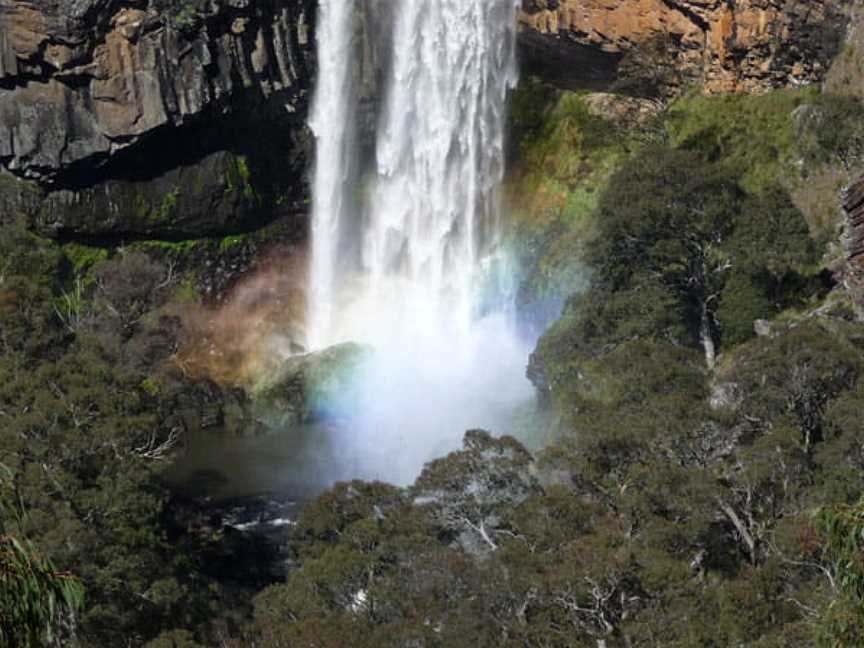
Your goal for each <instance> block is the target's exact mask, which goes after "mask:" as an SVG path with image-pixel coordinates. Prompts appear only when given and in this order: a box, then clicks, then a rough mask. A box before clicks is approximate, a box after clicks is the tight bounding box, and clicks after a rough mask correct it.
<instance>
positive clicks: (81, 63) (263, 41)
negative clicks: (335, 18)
mask: <svg viewBox="0 0 864 648" xmlns="http://www.w3.org/2000/svg"><path fill="white" fill-rule="evenodd" d="M140 4H141V3H134V2H129V1H118V0H108V1H106V0H74V1H69V0H41V1H39V0H33V1H29V2H24V1H20V0H0V84H2V85H0V87H2V90H0V162H2V163H3V164H4V165H6V166H7V167H8V168H9V169H10V170H12V171H14V172H16V174H19V175H21V176H24V177H31V178H38V179H40V180H43V181H47V182H51V181H53V180H54V179H55V177H56V176H58V175H60V174H62V173H63V172H66V171H69V170H71V169H74V168H76V167H80V166H92V165H94V164H98V163H99V162H100V161H102V160H104V159H105V158H106V157H108V156H110V155H111V154H113V153H115V152H116V151H118V150H120V149H123V148H126V147H129V146H132V145H134V144H136V143H137V142H138V141H140V140H141V139H142V138H144V137H146V136H147V135H149V134H151V133H153V132H154V131H156V130H157V129H160V128H163V127H167V126H177V125H180V124H183V123H185V122H189V121H192V120H193V119H194V118H196V117H198V116H200V115H202V114H203V113H204V112H205V111H208V110H214V109H217V110H218V109H221V108H224V107H225V106H226V105H227V103H228V102H229V101H230V100H231V99H232V98H233V97H235V96H236V95H238V94H240V93H241V92H246V93H258V94H260V95H261V96H262V97H265V98H267V97H270V96H271V95H274V94H281V95H282V96H281V97H280V100H281V101H283V102H285V103H287V104H288V105H291V106H293V105H295V104H296V102H297V100H298V98H299V97H300V96H301V95H302V93H303V92H304V91H305V90H306V89H307V88H308V86H309V84H308V80H307V77H308V73H307V68H306V54H307V51H308V50H309V48H310V43H309V38H308V20H309V6H308V5H310V4H311V3H310V2H305V1H304V0H282V1H280V0H272V1H270V2H256V3H250V2H248V1H246V0H230V1H228V2H221V3H213V5H210V3H206V7H204V6H203V5H202V8H201V9H198V8H197V7H196V4H195V3H193V2H191V1H187V2H185V3H180V5H179V8H178V5H177V3H174V5H175V8H173V9H159V8H157V7H152V8H150V9H147V10H143V9H139V8H135V6H134V5H140Z"/></svg>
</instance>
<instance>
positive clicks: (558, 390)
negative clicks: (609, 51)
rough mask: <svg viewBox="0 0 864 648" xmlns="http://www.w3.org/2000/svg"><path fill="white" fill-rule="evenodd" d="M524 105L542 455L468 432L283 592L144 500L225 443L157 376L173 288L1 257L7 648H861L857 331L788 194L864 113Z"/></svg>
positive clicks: (722, 102) (44, 259) (118, 265)
mask: <svg viewBox="0 0 864 648" xmlns="http://www.w3.org/2000/svg"><path fill="white" fill-rule="evenodd" d="M533 92H534V99H535V100H536V102H535V103H532V102H526V103H525V105H523V106H521V108H520V110H522V111H523V113H522V115H521V117H522V119H523V121H524V122H526V123H530V122H531V121H532V120H533V122H535V125H534V126H532V127H530V128H529V127H525V128H523V130H522V131H518V133H519V135H520V144H521V145H520V146H519V147H517V149H518V150H516V151H515V152H514V153H513V155H514V156H515V158H516V159H515V161H514V163H515V164H516V167H515V168H516V169H517V171H516V173H515V174H514V177H515V179H513V180H512V181H511V182H512V183H511V185H510V186H509V188H508V191H509V192H510V195H509V202H510V203H511V206H512V207H513V208H514V209H516V210H519V211H520V214H521V216H520V218H519V222H518V223H517V231H516V234H515V235H516V236H517V238H518V239H519V240H520V241H522V242H523V243H524V247H523V248H522V253H523V256H522V261H523V265H524V270H525V275H526V282H525V284H524V290H525V292H524V294H523V297H524V299H523V300H522V303H523V304H524V305H528V304H535V305H536V304H537V303H538V299H539V298H545V297H550V301H549V302H548V304H550V306H549V308H550V311H549V312H550V313H551V312H552V310H554V308H553V306H551V304H553V302H555V303H556V304H557V302H556V299H553V297H554V298H558V299H559V301H560V299H564V298H566V300H565V303H564V306H563V309H562V311H561V312H560V318H558V319H557V321H556V322H555V323H554V324H553V325H552V326H551V327H550V328H549V330H548V331H547V332H546V333H545V334H544V335H543V337H542V338H541V340H540V342H539V344H538V346H537V349H536V351H535V353H534V355H533V356H532V359H531V362H530V366H529V368H528V370H529V375H530V377H531V379H532V381H533V382H534V384H535V385H536V387H537V389H538V393H539V395H540V400H541V403H542V405H543V407H545V408H546V410H547V412H548V413H550V414H551V418H552V419H553V420H554V425H553V429H552V430H551V434H550V438H551V441H550V443H549V444H548V445H547V446H546V447H545V448H544V449H542V450H541V451H538V452H535V453H532V452H529V451H528V450H527V449H526V448H525V447H524V446H523V445H522V444H521V443H520V442H519V441H518V440H516V439H513V438H510V437H503V438H497V437H495V436H494V434H492V433H490V432H487V431H483V430H472V431H469V432H467V433H466V435H465V438H464V443H463V447H462V448H461V449H460V450H457V451H455V452H452V453H450V454H449V455H447V456H445V457H441V458H439V459H436V460H434V461H432V462H430V463H429V464H427V465H426V467H425V468H424V470H423V472H422V473H421V474H420V475H419V477H418V478H417V480H416V482H415V483H414V484H413V485H412V486H410V487H408V488H397V487H395V486H392V485H388V484H384V483H377V482H372V483H368V482H359V481H358V482H351V483H340V484H337V485H335V486H334V487H333V488H331V489H330V490H328V491H326V492H324V493H322V494H321V495H320V496H319V497H317V498H316V499H314V500H313V501H311V502H309V503H308V504H307V505H306V506H305V507H304V509H303V510H302V512H301V513H300V515H299V517H298V518H297V520H296V521H295V524H294V525H293V526H292V527H291V528H290V532H289V533H288V537H287V545H288V550H289V552H290V560H289V562H288V568H287V569H286V571H285V577H284V578H282V579H274V578H273V577H272V575H268V574H265V573H264V571H265V570H263V569H260V567H261V565H259V564H258V563H257V562H256V561H259V560H270V559H271V558H272V557H271V556H269V555H265V554H264V553H260V552H259V553H255V551H256V549H255V548H253V547H250V544H249V542H250V541H249V540H248V539H247V538H245V537H244V536H242V534H239V533H236V532H232V531H231V530H229V529H227V528H226V527H225V526H220V524H219V523H218V522H214V523H213V524H198V523H196V522H194V521H193V520H190V519H188V518H184V517H183V516H182V509H183V505H182V503H180V502H179V501H178V498H177V495H176V494H175V493H173V492H172V491H171V489H170V488H169V487H168V486H167V485H166V483H165V481H164V479H163V470H164V467H165V466H167V465H170V463H171V462H172V461H174V460H176V458H177V457H178V456H180V453H179V450H180V448H181V446H182V443H183V439H184V438H185V436H186V435H187V434H189V433H190V431H197V430H199V429H201V428H202V427H205V426H206V421H207V420H209V419H212V418H218V417H219V416H220V414H219V412H218V411H215V413H214V408H215V410H218V401H219V399H220V392H219V387H218V386H216V385H212V384H209V383H207V382H206V381H190V380H189V379H188V378H187V377H186V376H184V375H183V372H182V371H181V369H180V368H178V366H177V364H176V363H175V362H173V361H172V358H174V357H175V354H176V353H177V350H178V348H179V345H180V343H181V341H182V338H183V335H184V331H183V329H182V320H181V317H180V312H181V311H182V308H183V307H184V305H186V304H188V302H189V301H190V300H195V299H197V296H196V295H195V294H194V290H191V289H190V285H191V284H190V283H189V281H188V277H184V276H182V273H179V274H178V273H177V272H176V268H175V266H173V265H172V264H171V263H170V262H169V261H166V260H165V259H164V258H160V257H159V255H157V254H150V253H145V252H144V251H141V250H134V249H125V248H121V249H110V250H108V249H90V248H86V247H85V246H78V245H74V244H73V245H70V244H67V245H66V246H60V245H58V244H57V243H55V242H51V241H47V240H44V239H40V238H38V237H36V236H34V235H33V234H32V233H30V232H29V230H28V228H27V227H26V224H24V223H17V224H14V225H10V226H8V227H6V228H5V229H4V236H3V237H2V238H0V258H2V259H3V261H2V262H0V430H2V433H0V463H2V464H3V465H5V466H7V467H8V469H9V470H10V473H9V475H10V477H9V479H8V480H6V482H5V483H4V489H5V490H4V491H3V494H4V495H7V494H8V495H9V496H11V497H12V498H13V499H12V500H10V501H12V502H13V507H12V508H8V507H7V508H6V509H4V510H3V513H2V518H0V539H2V542H0V570H2V572H0V574H2V579H3V580H0V602H3V601H5V600H8V599H9V597H12V598H14V600H16V601H20V597H19V596H18V595H17V594H16V592H17V590H15V587H18V585H17V583H24V586H25V587H26V588H27V591H28V592H30V593H31V594H33V595H34V596H35V597H36V598H31V599H26V600H27V601H30V602H28V603H25V604H24V605H23V606H21V607H19V608H17V610H18V611H17V612H15V613H16V614H20V615H22V616H21V617H20V618H19V617H14V618H13V617H10V616H9V614H8V612H7V609H11V608H7V606H6V605H3V607H2V608H0V632H5V633H6V635H0V636H3V640H4V641H5V642H6V644H8V645H10V646H30V645H40V643H41V644H49V645H50V641H49V639H48V635H47V632H48V629H49V628H51V629H52V632H53V633H54V634H53V640H54V641H55V643H57V642H58V641H60V642H61V644H62V645H70V646H77V647H81V648H89V647H91V646H92V647H94V648H95V647H97V646H99V647H101V646H121V645H122V646H148V648H200V647H203V646H219V647H220V648H234V647H236V648H240V647H244V648H249V647H253V648H281V647H283V646H284V647H289V646H291V647H294V646H298V645H303V646H306V645H308V646H320V647H327V646H332V647H334V648H335V647H341V646H346V645H351V646H357V647H362V646H370V647H371V646H429V647H432V646H442V647H444V646H446V647H448V648H449V647H459V646H466V647H467V646H472V647H473V646H520V647H521V646H544V647H552V646H582V645H584V646H609V647H611V646H628V647H630V646H656V645H664V646H717V647H721V646H724V647H725V646H732V645H752V646H763V647H768V646H773V647H780V646H788V647H790V648H791V647H792V646H795V647H798V646H816V645H826V646H854V645H861V644H862V642H864V607H862V605H864V603H862V601H864V570H862V566H861V555H862V554H861V552H862V546H861V538H862V530H864V513H862V503H861V497H862V493H864V423H862V419H861V416H860V412H861V411H862V409H864V381H862V377H864V325H862V324H861V323H860V321H859V320H858V317H857V316H856V311H855V305H854V304H853V303H851V300H850V299H849V298H848V296H847V295H845V293H844V292H843V287H842V285H838V284H837V282H836V280H835V278H834V277H833V276H832V273H831V272H829V271H827V270H826V268H824V267H823V260H824V251H825V242H826V239H825V236H824V231H823V230H818V231H817V230H816V229H814V227H813V222H812V220H811V219H810V218H809V217H808V214H807V213H805V212H804V211H802V209H801V208H800V207H799V206H798V205H797V203H796V201H795V200H794V196H793V193H794V192H793V191H792V189H793V188H792V187H790V183H789V179H788V178H787V177H785V176H786V175H788V173H791V172H789V169H790V168H794V167H795V164H797V162H796V161H798V160H802V159H804V160H809V162H808V163H809V164H817V165H830V164H841V165H848V164H853V163H854V159H855V155H856V153H855V148H854V146H853V144H849V142H850V141H852V140H854V138H855V137H857V135H855V133H856V132H857V131H856V130H855V127H854V125H853V124H851V123H850V121H851V120H854V119H857V115H858V114H859V112H858V111H859V109H860V106H859V105H858V104H857V103H855V101H854V100H846V99H843V100H838V99H835V98H832V97H827V96H822V95H819V94H818V93H815V92H814V91H811V90H806V91H799V92H782V93H772V94H769V95H767V96H765V97H760V98H746V97H743V98H701V97H686V98H684V99H682V100H680V102H679V103H677V104H675V105H674V106H673V107H672V109H671V110H669V111H668V112H666V113H663V114H660V115H658V116H657V117H656V118H651V119H648V120H647V121H645V120H643V121H639V122H638V123H628V124H626V125H624V126H622V125H620V124H615V123H612V122H611V121H609V120H607V119H605V118H603V117H598V116H597V114H596V112H592V111H591V110H590V109H589V108H590V107H589V106H588V105H587V104H586V103H585V101H584V98H583V97H581V96H579V95H574V94H565V95H562V94H561V93H559V92H557V91H550V90H549V89H548V88H535V89H534V90H533ZM541 98H542V99H543V101H540V99H541ZM523 99H524V98H523ZM850 101H851V103H850ZM517 107H518V106H517ZM802 111H803V112H802ZM808 111H809V112H808ZM808 114H809V115H810V116H809V117H807V115H808ZM796 115H797V116H796ZM820 115H821V117H820ZM805 117H806V118H805ZM820 119H831V120H835V121H837V128H838V130H837V132H844V133H845V132H849V133H852V134H851V135H849V136H848V137H845V136H844V137H843V138H841V139H840V140H835V139H832V138H831V137H828V136H822V135H819V134H818V132H817V131H813V130H812V128H813V127H812V124H817V123H820V122H819V120H820ZM808 124H810V125H808ZM523 125H524V124H523ZM808 129H810V130H808ZM844 129H846V130H844ZM748 134H749V135H748ZM853 143H854V142H853ZM172 245H175V246H179V245H182V244H172ZM589 278H590V281H589ZM190 293H191V294H190ZM539 301H541V302H542V301H543V300H542V299H539ZM544 303H545V302H544ZM555 314H556V315H558V314H559V313H557V312H556V313H555ZM547 315H548V313H547ZM492 432H494V431H492ZM181 460H182V459H181ZM19 513H20V515H19ZM13 539H14V541H13ZM10 565H11V567H10ZM259 569H260V571H259ZM10 579H11V580H10ZM22 579H23V580H22ZM82 590H83V591H84V592H85V595H84V598H83V599H82ZM4 597H5V598H4ZM25 617H26V618H25ZM22 618H23V619H24V620H23V621H22V620H21V619H22ZM9 628H13V631H14V632H18V634H17V636H15V637H14V638H10V637H9Z"/></svg>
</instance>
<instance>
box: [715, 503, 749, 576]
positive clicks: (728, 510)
mask: <svg viewBox="0 0 864 648" xmlns="http://www.w3.org/2000/svg"><path fill="white" fill-rule="evenodd" d="M717 504H718V505H719V506H720V510H721V511H723V513H724V514H725V515H726V517H727V518H729V521H730V522H732V525H733V526H734V527H735V529H736V530H737V531H738V535H740V536H741V539H742V540H743V541H744V545H745V546H746V547H747V553H748V554H750V562H751V563H753V564H754V565H755V564H756V539H755V538H754V537H753V535H752V534H751V533H750V532H749V531H748V530H747V526H746V525H745V524H744V521H743V520H742V519H741V518H740V517H738V514H737V513H736V512H735V509H733V508H732V507H731V506H729V505H728V504H727V503H726V502H724V501H723V500H722V499H720V498H719V497H718V498H717Z"/></svg>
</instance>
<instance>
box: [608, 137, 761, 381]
mask: <svg viewBox="0 0 864 648" xmlns="http://www.w3.org/2000/svg"><path fill="white" fill-rule="evenodd" d="M743 201H744V195H743V192H742V191H741V190H740V189H739V188H738V186H737V184H736V183H735V179H734V177H732V176H730V175H729V174H728V173H726V172H725V171H723V170H722V169H720V168H719V167H718V166H716V165H713V164H711V163H709V162H707V161H705V160H704V159H703V158H702V157H701V156H700V155H698V154H696V153H693V152H690V151H682V150H675V149H666V148H662V147H652V148H650V149H649V150H647V151H645V152H644V153H643V154H642V155H640V156H639V157H638V158H636V159H635V160H634V161H632V162H630V163H628V164H626V165H624V166H623V167H622V168H621V169H620V170H619V171H618V172H617V173H616V174H615V175H614V176H613V178H612V180H611V181H610V184H609V188H608V189H607V191H606V193H605V194H604V196H603V198H602V199H601V202H600V233H599V236H598V245H597V246H595V247H594V248H593V252H592V257H593V258H592V261H593V263H594V265H595V266H596V267H597V268H598V269H599V274H600V277H601V279H602V280H604V281H605V283H606V285H608V287H609V288H610V289H612V290H620V289H622V288H625V287H626V286H627V285H631V284H632V283H633V281H634V278H636V277H640V276H642V275H645V276H649V277H654V278H657V279H658V280H659V281H661V282H662V283H663V284H665V285H667V286H669V287H670V288H671V289H672V290H673V291H674V293H675V294H676V296H677V299H678V300H679V303H680V308H681V309H682V312H683V313H684V314H685V322H686V323H687V328H688V330H689V331H690V333H691V335H693V337H694V338H695V339H696V340H698V342H699V344H700V345H701V346H702V348H703V350H704V353H705V358H706V361H707V363H708V365H709V366H712V365H713V363H714V358H715V355H716V346H717V339H716V337H717V323H716V320H715V317H714V311H715V309H716V305H717V300H718V298H719V294H720V291H721V290H722V286H723V283H724V281H725V274H726V273H727V272H728V270H729V268H730V259H729V254H728V253H727V252H726V251H725V249H724V247H723V246H724V243H725V242H726V241H727V239H728V238H729V236H730V235H731V234H732V232H733V231H734V222H735V216H736V214H737V213H738V212H739V211H740V209H741V206H742V203H743Z"/></svg>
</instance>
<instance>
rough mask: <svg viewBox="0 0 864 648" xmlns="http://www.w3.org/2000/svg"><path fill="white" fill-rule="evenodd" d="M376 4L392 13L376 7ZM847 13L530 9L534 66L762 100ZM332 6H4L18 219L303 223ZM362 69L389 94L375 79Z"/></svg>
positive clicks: (225, 228) (828, 45)
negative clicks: (318, 15)
mask: <svg viewBox="0 0 864 648" xmlns="http://www.w3.org/2000/svg"><path fill="white" fill-rule="evenodd" d="M370 2H371V3H380V2H384V3H385V6H386V0H362V2H360V3H359V4H358V6H359V7H361V9H362V8H363V7H366V6H367V4H368V3H370ZM850 2H851V0H850ZM847 4H848V3H845V2H832V1H831V0H808V1H806V2H805V1H804V0H738V1H737V2H728V1H726V0H523V10H522V12H521V16H520V21H521V23H522V31H521V35H520V43H521V49H522V58H523V61H524V62H525V65H526V66H527V71H528V72H530V73H535V74H538V75H541V76H544V77H545V78H547V79H548V80H551V81H553V82H557V83H559V84H560V85H563V86H567V87H579V88H585V87H589V88H604V89H607V90H612V91H617V92H624V93H629V94H634V95H646V96H651V97H666V96H669V95H673V94H675V93H677V92H680V91H681V90H682V89H683V88H685V87H689V86H691V85H693V84H701V85H702V86H703V87H704V88H705V90H706V91H708V92H720V91H744V92H758V91H761V90H765V89H767V88H770V87H776V86H785V85H794V84H801V83H809V82H814V81H818V80H820V79H821V78H822V77H823V75H824V72H825V71H826V69H827V66H828V63H829V61H830V60H831V59H832V58H833V57H834V55H835V54H836V53H837V51H838V50H839V48H840V47H841V43H842V37H843V34H844V33H845V27H846V24H847V21H848V16H847V15H846V14H847V13H848V12H846V11H845V10H844V7H846V6H847ZM316 6H317V2H316V0H0V208H2V209H0V221H2V220H3V219H8V218H9V217H11V216H16V215H22V216H24V217H26V218H27V219H28V220H29V221H30V222H31V223H33V224H34V225H36V226H37V227H38V228H39V229H40V230H41V231H43V232H46V233H49V234H52V235H56V236H61V237H62V236H73V237H75V236H84V237H92V236H112V237H118V236H124V237H125V236H131V237H135V236H137V237H164V238H183V237H189V236H207V235H211V234H217V233H224V232H230V231H241V230H245V229H249V228H251V227H254V226H255V225H256V224H260V223H262V222H268V221H272V220H274V219H276V218H279V217H280V215H284V214H285V213H286V212H287V211H290V209H291V206H292V205H293V206H295V209H294V211H295V212H296V211H299V210H302V204H303V201H304V200H305V198H306V193H307V192H306V184H305V175H306V170H307V168H308V161H309V152H310V150H309V136H308V132H307V130H306V129H305V127H304V124H305V118H306V117H305V116H306V108H307V104H308V98H309V95H310V90H311V88H312V79H313V77H314V71H315V61H314V38H313V34H312V31H313V27H314V19H315V9H316ZM367 8H368V7H367ZM369 13H372V14H374V15H378V14H379V13H380V12H369ZM384 14H386V12H384ZM382 15H383V14H382ZM358 29H359V31H361V32H370V33H371V36H370V34H369V33H367V34H366V36H367V38H366V40H365V43H364V48H363V50H364V52H366V51H367V50H369V51H373V52H374V51H375V50H376V48H375V47H374V46H372V45H374V42H375V33H381V32H382V31H383V32H386V31H387V28H386V26H384V25H373V26H370V25H368V24H366V22H364V26H361V27H359V28H358ZM370 42H371V45H370ZM379 54H380V55H386V52H384V53H383V54H381V53H380V52H379ZM365 56H366V57H371V58H372V59H374V56H373V55H372V54H369V53H368V52H367V54H365ZM359 73H360V74H361V75H362V77H363V79H364V82H363V84H362V87H363V88H365V89H366V90H369V88H374V86H375V85H376V83H375V79H374V71H373V70H372V69H371V66H365V67H364V68H362V69H361V70H360V72H359ZM364 92H365V91H364ZM367 94H368V92H367ZM364 102H365V103H363V104H362V106H364V108H363V110H364V116H363V117H362V118H361V121H363V120H365V121H367V122H369V123H374V106H373V107H372V108H367V107H365V106H367V104H370V105H371V104H374V97H371V96H365V95H364ZM366 113H368V115H367V114H366Z"/></svg>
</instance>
